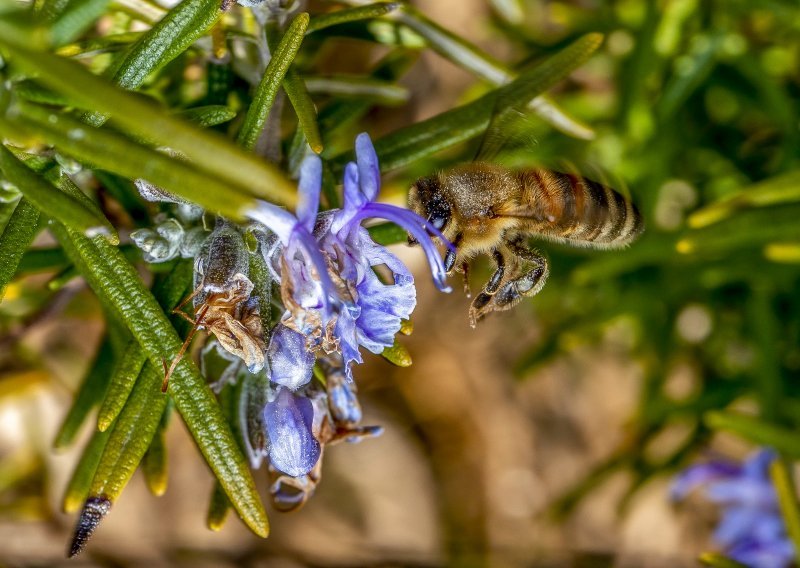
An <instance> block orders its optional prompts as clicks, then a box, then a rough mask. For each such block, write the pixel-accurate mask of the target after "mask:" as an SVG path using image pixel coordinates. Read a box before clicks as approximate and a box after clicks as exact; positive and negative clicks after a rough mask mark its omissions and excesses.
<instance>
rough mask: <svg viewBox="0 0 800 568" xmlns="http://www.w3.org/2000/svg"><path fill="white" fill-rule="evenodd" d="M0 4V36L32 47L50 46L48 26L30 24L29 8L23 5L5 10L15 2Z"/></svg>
mask: <svg viewBox="0 0 800 568" xmlns="http://www.w3.org/2000/svg"><path fill="white" fill-rule="evenodd" d="M4 4H5V5H0V37H2V38H7V39H9V40H10V41H17V42H21V43H25V44H26V45H29V46H30V47H31V48H32V49H46V48H47V47H49V46H50V28H49V27H48V26H46V25H43V24H32V23H31V18H30V10H29V9H28V8H27V6H25V8H23V9H19V8H21V7H22V6H24V5H17V9H13V8H12V9H10V10H6V9H5V8H6V7H9V6H13V5H14V4H15V3H12V2H5V3H4Z"/></svg>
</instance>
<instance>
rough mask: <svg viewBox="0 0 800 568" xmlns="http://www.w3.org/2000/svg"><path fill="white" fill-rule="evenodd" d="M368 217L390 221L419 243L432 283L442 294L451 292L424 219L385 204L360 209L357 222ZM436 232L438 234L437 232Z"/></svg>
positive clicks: (446, 242) (370, 204)
mask: <svg viewBox="0 0 800 568" xmlns="http://www.w3.org/2000/svg"><path fill="white" fill-rule="evenodd" d="M370 217H377V218H380V219H386V220H387V221H391V222H392V223H394V224H396V225H399V226H400V227H402V228H403V229H405V230H406V231H408V232H409V233H411V235H412V236H413V237H414V238H415V239H416V240H417V241H418V242H419V244H420V246H422V250H423V251H425V257H426V258H427V260H428V265H429V266H430V269H431V275H432V276H433V282H434V284H436V287H437V288H439V290H441V291H442V292H450V291H451V290H452V289H451V288H450V287H449V286H448V285H447V282H446V281H447V274H446V271H445V269H444V263H443V262H442V257H441V256H440V255H439V251H437V250H436V247H435V246H434V244H433V240H431V237H430V235H428V233H427V232H426V229H428V228H430V229H432V228H433V227H432V226H431V225H430V224H429V223H427V222H426V221H425V219H423V218H422V217H420V216H419V215H417V214H416V213H414V212H413V211H409V210H407V209H403V208H401V207H395V206H393V205H387V204H385V203H369V204H367V205H365V206H364V207H363V208H362V209H361V211H360V212H359V214H358V216H357V218H358V219H359V220H360V219H366V218H370ZM436 232H437V233H438V231H436ZM441 238H442V239H443V242H444V243H445V244H446V245H448V247H452V246H453V245H452V243H450V241H448V240H447V239H445V238H444V236H442V237H441Z"/></svg>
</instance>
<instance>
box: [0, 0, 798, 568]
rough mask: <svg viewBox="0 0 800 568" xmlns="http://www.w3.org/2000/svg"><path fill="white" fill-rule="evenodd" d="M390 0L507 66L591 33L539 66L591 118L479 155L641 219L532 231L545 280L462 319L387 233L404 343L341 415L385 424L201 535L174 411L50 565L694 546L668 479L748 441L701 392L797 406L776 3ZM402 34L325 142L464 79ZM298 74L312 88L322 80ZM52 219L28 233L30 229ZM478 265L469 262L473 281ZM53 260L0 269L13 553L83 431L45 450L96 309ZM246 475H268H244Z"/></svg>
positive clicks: (755, 409)
mask: <svg viewBox="0 0 800 568" xmlns="http://www.w3.org/2000/svg"><path fill="white" fill-rule="evenodd" d="M414 4H415V5H416V7H417V8H418V9H419V10H420V11H421V12H422V13H423V14H424V15H425V16H427V17H428V18H430V20H432V21H434V22H437V23H438V24H440V25H441V26H444V27H446V28H447V29H448V30H451V31H453V32H456V33H458V34H459V35H460V36H461V37H462V38H464V39H466V40H468V41H469V42H472V43H474V44H475V45H477V46H478V47H479V48H480V49H481V50H484V51H485V52H486V53H487V54H489V55H490V56H492V57H494V58H496V59H497V60H500V61H502V62H504V64H505V65H506V66H507V67H508V68H511V69H524V68H526V67H529V66H530V65H532V64H535V63H536V62H537V61H539V60H541V59H542V58H544V57H546V56H547V55H548V54H551V53H553V52H555V51H556V50H558V49H560V48H561V47H563V46H564V45H566V44H567V43H569V42H570V41H571V40H573V39H575V38H576V37H578V36H580V35H581V34H583V33H586V32H590V31H599V32H602V33H603V34H605V42H604V44H603V46H602V47H601V48H600V50H599V51H598V52H597V53H596V54H595V55H594V56H593V57H592V58H591V59H590V60H589V61H588V62H587V63H586V64H584V65H583V66H582V67H580V69H578V70H577V71H576V72H574V73H573V74H572V75H571V76H570V78H569V79H568V80H566V81H564V82H562V83H560V84H559V85H558V86H557V87H556V88H555V89H553V90H552V91H550V94H551V96H552V99H553V100H555V101H557V102H558V104H559V106H560V107H561V108H563V109H564V110H565V111H566V112H567V113H569V115H570V116H573V117H575V119H577V120H578V121H580V122H581V123H583V124H585V125H587V126H588V127H590V128H591V129H592V130H593V131H594V132H595V136H594V137H593V138H592V139H580V138H576V137H575V136H569V135H566V134H564V133H562V132H560V131H558V130H556V129H554V128H553V127H552V126H550V125H548V124H546V123H545V122H544V121H541V120H539V119H537V118H535V115H534V118H531V119H530V120H528V119H526V120H524V121H522V124H521V126H520V127H519V129H518V130H521V132H516V133H515V135H514V136H513V137H512V136H511V135H510V136H509V141H508V144H507V145H506V147H505V148H504V149H503V152H502V153H501V155H500V156H498V160H500V161H501V162H502V163H505V164H508V165H509V166H519V167H522V166H525V165H534V164H547V165H550V166H552V167H571V168H574V169H577V170H578V171H580V172H582V173H584V174H585V175H587V176H588V177H593V178H595V179H602V180H604V181H607V183H609V185H612V186H614V187H617V188H620V190H621V191H623V192H624V193H627V194H629V195H630V196H631V198H632V199H633V201H634V202H635V203H636V204H637V205H638V206H639V208H640V209H641V210H642V212H643V214H644V216H645V219H646V223H647V231H646V233H645V235H644V236H643V237H642V238H641V239H640V240H639V242H637V243H635V244H634V245H633V246H632V247H631V248H630V249H628V250H625V251H619V252H616V251H615V252H597V251H587V250H574V249H567V248H564V247H560V246H557V245H551V244H547V243H543V244H542V246H541V249H542V250H543V251H544V252H545V253H546V254H547V255H548V257H549V258H550V263H551V276H550V280H549V282H548V284H547V285H546V286H545V288H544V290H543V291H542V292H541V293H540V294H539V295H538V296H537V297H536V298H534V299H532V300H525V301H523V302H522V304H520V305H519V306H518V307H517V308H516V309H514V310H512V311H510V312H506V313H502V314H496V315H493V316H491V317H489V318H488V319H487V320H485V321H484V322H482V323H481V324H480V325H479V326H478V327H477V329H475V330H472V329H470V327H469V325H468V321H467V308H468V305H469V300H468V299H467V298H466V297H465V296H464V294H463V293H462V292H461V290H460V288H461V286H460V282H458V281H457V280H455V279H454V281H453V285H454V289H455V291H454V293H452V294H450V295H447V296H444V295H442V294H440V293H439V292H438V291H436V289H435V288H434V287H433V286H432V284H431V283H430V282H429V277H428V276H427V275H426V273H425V267H424V263H423V260H424V259H423V258H422V256H421V255H420V254H419V251H418V250H414V249H408V248H406V247H405V246H403V245H397V246H395V247H394V248H393V250H394V251H395V252H396V253H397V254H399V255H401V257H402V258H403V259H404V260H406V261H407V262H408V263H409V264H410V265H411V266H414V267H416V269H417V270H416V271H415V272H416V274H417V276H418V278H417V279H418V283H419V284H418V297H419V305H418V307H417V309H416V312H415V314H414V320H413V323H414V332H413V334H412V335H411V336H410V337H408V338H404V339H403V340H402V341H403V343H404V345H405V346H406V347H407V348H408V350H409V352H410V353H411V356H412V358H413V361H414V364H413V365H412V366H411V367H409V368H398V367H394V366H392V365H390V364H389V363H388V362H386V361H384V360H382V359H380V358H378V357H368V360H367V363H366V364H365V365H363V366H360V367H358V368H357V369H356V370H355V376H356V379H357V383H358V386H359V394H360V398H361V402H362V405H363V407H364V410H365V415H366V416H365V420H364V422H365V423H368V424H371V423H375V424H381V425H383V426H384V427H385V429H386V431H385V433H384V435H383V436H382V437H380V438H378V439H374V440H372V439H370V440H366V441H364V442H363V443H360V444H354V445H350V444H342V445H338V446H336V447H334V448H330V449H329V450H328V451H327V452H326V461H325V465H324V470H323V479H322V482H321V483H320V485H319V487H318V489H317V492H316V495H315V496H314V497H313V499H312V500H311V501H310V502H309V503H308V504H307V505H306V506H305V507H304V508H303V509H302V510H300V511H299V512H296V513H291V514H285V515H284V514H281V513H278V512H273V511H270V513H271V514H270V520H271V525H272V534H271V536H270V537H269V539H267V540H264V541H262V540H259V539H257V538H256V537H255V536H253V535H252V534H251V533H249V532H248V531H247V530H246V529H245V528H244V527H243V526H242V525H241V523H239V522H238V520H236V519H235V518H231V519H229V520H228V522H227V523H226V525H225V526H224V527H223V528H222V530H221V531H220V532H219V533H218V534H215V533H212V532H210V531H209V530H208V529H207V528H206V527H205V515H206V509H207V503H208V498H209V495H210V491H211V488H212V481H213V478H212V476H211V474H210V472H209V470H208V468H207V466H206V465H205V464H204V463H203V461H202V458H201V457H200V456H199V455H198V453H197V451H196V449H195V448H194V447H193V443H192V441H191V438H190V436H189V435H188V434H187V432H186V430H185V428H184V426H183V424H182V423H181V421H180V420H179V419H177V418H175V419H173V421H172V422H171V424H170V427H169V430H168V434H167V448H168V453H169V464H170V465H169V468H170V469H169V471H170V474H169V475H170V477H169V489H168V491H167V493H166V494H165V495H164V496H162V497H159V498H156V497H153V496H152V495H150V493H149V492H148V490H147V488H146V486H145V484H144V483H143V480H142V479H141V475H140V473H137V474H136V476H135V477H134V479H133V481H132V482H131V484H130V486H129V487H128V488H127V489H126V491H125V492H124V494H123V495H122V497H121V498H120V499H119V501H118V503H116V504H115V506H114V508H113V510H112V513H111V514H110V515H109V516H108V517H107V518H106V519H105V521H104V522H103V524H102V526H101V527H100V529H99V530H98V532H97V534H96V535H95V537H94V539H93V540H92V543H91V545H90V547H89V549H88V550H87V551H86V552H85V553H84V554H83V555H82V556H81V557H79V558H78V559H75V560H72V561H70V564H71V565H78V566H94V565H98V566H171V565H178V566H184V565H185V566H199V567H202V566H234V565H246V566H270V567H272V566H276V567H284V566H286V567H294V566H372V565H380V566H399V565H418V566H434V565H443V564H449V565H458V566H484V565H488V566H544V567H549V566H554V567H555V566H587V567H589V566H631V567H650V566H652V567H661V566H664V567H667V566H669V567H680V566H694V565H695V560H694V559H695V558H696V557H697V554H698V553H699V552H701V551H703V550H707V549H709V547H710V541H709V534H710V530H711V529H712V528H713V524H714V519H715V513H714V510H713V508H711V507H709V506H708V505H706V504H704V503H703V502H702V501H696V502H695V501H694V500H690V501H689V502H688V503H683V504H681V505H680V506H678V505H676V504H674V503H671V502H670V501H669V498H668V488H669V483H670V479H671V477H672V476H673V475H674V474H675V473H676V472H677V471H679V470H680V469H681V468H683V467H685V466H686V465H688V464H690V463H692V462H693V461H695V460H697V459H699V458H702V456H703V455H704V454H705V453H707V452H715V453H719V454H724V455H729V456H732V457H735V458H740V457H743V456H745V455H746V454H747V453H748V452H749V451H750V450H751V449H752V448H753V447H754V442H755V443H759V442H761V443H763V441H762V440H760V439H758V437H757V436H756V437H755V438H754V437H753V436H747V435H742V433H741V432H738V433H737V434H736V435H734V434H732V433H728V432H724V431H721V432H720V431H715V430H714V429H713V428H712V427H713V426H714V425H715V423H714V421H713V420H710V419H709V416H710V415H709V414H708V413H709V412H712V413H713V412H714V411H720V410H722V411H735V412H737V413H741V414H745V415H754V416H755V415H758V416H759V420H761V421H763V423H768V424H774V425H776V427H780V428H782V430H781V432H792V431H796V429H797V427H798V425H799V424H798V423H799V422H800V414H798V410H800V406H798V405H799V404H800V387H798V385H800V383H798V382H797V379H798V376H800V293H798V292H800V286H799V284H800V143H799V142H800V119H799V117H798V110H799V109H798V100H800V7H798V5H797V4H796V2H793V1H786V2H782V1H780V0H773V1H770V0H756V1H750V0H747V1H746V0H739V1H736V0H733V1H726V2H721V1H720V2H699V1H697V0H664V1H659V2H638V1H634V0H623V1H610V2H599V1H591V0H585V1H559V2H555V1H545V0H518V1H517V0H494V1H488V0H458V1H445V0H437V1H436V2H433V1H430V2H421V1H420V2H415V3H414ZM332 5H334V4H333V3H327V2H318V3H312V4H311V9H312V12H313V11H314V10H315V9H318V10H326V9H330V6H332ZM105 24H108V22H106V23H105ZM105 24H104V21H103V20H101V21H100V23H99V24H98V26H97V28H96V29H95V30H93V31H92V32H91V33H96V34H100V33H102V26H103V25H105ZM109 25H110V24H109ZM380 33H381V30H380V29H376V28H375V27H369V25H367V24H363V23H359V24H353V25H350V26H349V27H343V28H341V29H338V30H337V33H336V34H331V36H332V37H330V38H328V39H326V41H325V43H324V44H323V45H320V46H319V48H318V49H317V50H316V51H309V52H306V53H304V55H303V58H304V59H303V65H304V66H305V67H307V68H309V69H313V70H314V73H316V74H330V73H358V72H361V73H363V72H365V70H369V69H370V68H371V67H372V65H374V63H375V61H377V60H378V59H379V58H380V57H381V56H383V55H385V54H386V53H387V52H389V51H390V50H392V49H394V46H392V45H390V42H389V41H388V40H387V41H386V42H385V43H386V45H375V43H374V41H370V42H367V41H366V38H367V37H369V38H371V39H372V40H374V37H375V36H380ZM90 35H91V34H90ZM414 59H415V60H414V63H413V65H411V66H410V67H409V69H408V70H407V72H405V73H404V74H403V75H402V77H401V78H400V79H399V82H398V84H399V85H400V86H401V87H402V88H403V89H404V92H407V93H408V96H407V100H406V101H399V102H400V103H401V104H395V105H393V106H390V107H386V106H374V107H372V108H371V110H370V111H369V113H368V114H367V115H366V116H365V117H364V118H362V119H361V120H358V121H355V122H353V123H351V124H345V125H340V126H338V127H337V130H336V135H335V137H333V138H332V139H331V140H330V141H329V142H330V144H329V146H330V147H331V148H338V149H339V150H344V149H346V148H348V147H350V145H351V144H352V139H353V136H354V135H355V134H356V133H358V132H360V131H362V130H366V131H368V132H369V133H370V135H371V136H372V137H373V138H379V137H380V136H381V135H383V134H386V133H388V132H391V131H393V130H395V129H397V128H399V127H401V126H404V125H407V124H411V123H414V122H418V121H420V120H422V119H425V118H428V117H430V116H433V115H436V114H437V113H440V112H442V111H445V110H447V109H450V108H452V107H454V106H457V105H459V104H463V103H464V102H467V101H469V100H472V99H474V98H476V97H477V96H479V95H480V94H482V93H484V92H486V90H487V89H488V86H489V85H488V84H487V83H485V82H482V81H481V80H479V79H477V78H476V77H475V76H474V75H473V74H472V73H470V72H469V71H467V70H465V69H464V68H462V67H459V66H458V65H456V64H454V63H453V61H450V60H449V59H448V58H447V57H443V56H442V55H441V54H439V53H436V52H434V51H432V50H429V49H418V50H417V51H416V52H415V57H414ZM205 69H206V67H205V60H204V59H203V57H202V56H201V55H198V54H196V53H195V54H188V55H186V56H182V57H181V58H179V59H178V60H176V61H175V62H174V63H172V64H171V66H170V75H171V76H172V77H173V79H174V77H184V79H186V82H187V84H190V85H191V79H192V78H194V77H199V78H202V77H203V74H204V73H205ZM165 81H168V79H162V80H161V82H160V83H159V82H156V81H154V82H153V83H151V84H149V85H148V86H147V89H149V90H151V91H157V90H159V89H165V88H167V87H165V83H164V82H165ZM188 90H189V91H190V90H191V89H188ZM176 96H177V95H176ZM183 96H185V97H190V96H192V94H191V93H190V92H185V93H183ZM312 96H314V97H315V102H317V103H318V105H319V107H320V108H321V109H324V108H325V105H326V104H328V102H329V100H328V99H327V98H326V96H325V95H324V94H322V95H313V93H312ZM322 112H324V111H322ZM475 148H476V145H475V143H469V144H466V145H463V146H459V147H458V148H456V149H454V150H448V151H446V152H444V153H439V154H437V155H436V156H435V157H432V158H426V159H423V160H419V161H417V162H415V163H413V164H411V165H409V166H407V167H405V168H403V169H400V170H397V171H395V172H393V173H392V174H391V175H390V176H388V177H387V178H385V181H384V189H383V197H384V198H385V199H392V200H394V201H396V202H402V201H404V195H405V192H406V191H407V188H408V187H409V185H410V183H411V182H412V181H413V180H414V179H416V177H418V176H420V175H425V174H428V173H430V172H432V171H436V170H439V169H444V168H447V167H448V166H451V165H454V164H456V163H460V162H463V161H468V160H471V159H472V156H473V155H474V152H475ZM559 165H560V166H559ZM752 195H755V196H756V198H755V199H750V198H749V197H748V196H752ZM759 196H760V197H759ZM709 211H710V212H711V213H709ZM121 218H125V216H124V215H122V216H121ZM126 222H130V223H131V224H132V225H135V224H136V223H137V222H139V220H137V219H136V218H135V216H134V217H131V218H130V219H129V220H128V221H126ZM51 243H52V241H49V240H48V237H47V235H41V236H40V237H39V240H38V241H37V243H36V245H37V246H47V245H49V244H51ZM487 275H488V265H487V264H485V263H481V262H479V263H477V265H476V266H475V268H474V270H473V275H472V277H473V289H475V288H477V286H478V285H479V284H480V283H481V282H483V281H484V280H485V278H486V277H487ZM53 277H54V274H53V273H31V274H23V275H21V276H20V277H19V278H18V279H16V280H15V281H14V283H13V284H12V285H11V286H10V287H9V290H8V292H7V294H6V297H5V299H4V301H3V303H2V305H0V326H2V327H1V329H2V336H1V337H0V365H1V367H0V543H1V544H0V564H5V565H10V566H15V565H40V566H53V565H59V564H61V563H62V562H63V563H64V564H66V561H65V560H63V558H64V553H65V549H66V545H67V541H68V539H69V537H70V535H71V533H72V530H73V527H74V522H75V516H74V515H64V514H62V513H61V512H60V501H61V495H62V492H63V490H64V487H65V485H66V483H67V480H68V479H69V476H70V475H71V472H72V468H73V466H74V464H75V462H76V460H77V458H78V457H79V455H80V452H81V449H80V448H81V446H82V444H83V443H85V440H87V439H88V437H89V435H90V430H91V426H90V425H89V424H86V425H84V431H83V432H82V436H81V440H79V442H78V443H76V444H75V445H74V447H72V448H70V449H68V450H66V451H61V452H55V451H54V450H53V449H52V445H53V440H54V437H55V436H56V433H57V431H58V428H59V426H60V424H61V422H62V420H63V418H64V415H65V413H66V411H67V409H68V408H69V406H70V403H71V400H72V396H73V394H74V392H75V391H76V389H77V387H78V385H79V384H80V382H81V380H82V378H83V376H84V374H85V373H86V371H87V369H88V368H89V364H90V363H91V361H92V359H93V357H94V354H95V352H96V351H97V349H98V346H99V344H100V341H101V337H102V336H103V329H104V324H103V318H102V313H101V310H100V307H99V306H98V304H97V301H96V299H95V297H94V295H93V294H92V293H91V292H90V291H89V290H88V289H87V288H86V286H85V285H84V284H83V282H82V281H81V280H80V279H72V280H69V281H68V283H67V284H66V285H64V286H63V287H61V288H60V290H59V291H58V292H53V291H51V290H50V288H49V287H48V283H49V282H51V280H52V279H53ZM712 415H713V414H712ZM89 422H91V420H89ZM748 438H749V439H748ZM256 476H257V479H258V481H259V483H260V484H261V486H262V490H263V491H264V493H263V494H266V486H267V480H266V475H265V474H264V472H263V471H262V472H257V473H256Z"/></svg>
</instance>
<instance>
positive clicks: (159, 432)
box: [142, 402, 173, 497]
mask: <svg viewBox="0 0 800 568" xmlns="http://www.w3.org/2000/svg"><path fill="white" fill-rule="evenodd" d="M172 406H173V405H172V404H170V403H169V402H168V403H167V406H166V408H164V413H163V414H162V415H161V420H160V421H159V423H158V428H157V429H156V433H155V435H154V436H153V442H152V443H151V444H150V447H149V448H147V452H146V453H145V454H144V458H143V459H142V473H144V480H145V482H146V483H147V488H148V489H150V493H152V494H153V495H155V496H156V497H161V496H162V495H163V494H164V493H166V491H167V482H168V481H169V476H168V469H167V440H166V429H167V426H168V425H169V419H170V416H172Z"/></svg>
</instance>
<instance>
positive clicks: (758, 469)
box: [743, 448, 778, 481]
mask: <svg viewBox="0 0 800 568" xmlns="http://www.w3.org/2000/svg"><path fill="white" fill-rule="evenodd" d="M777 457H778V454H777V453H776V452H775V451H774V450H771V449H768V448H765V449H761V450H759V451H757V452H755V453H753V454H752V455H750V456H749V457H748V458H747V460H746V461H745V462H744V464H743V466H744V475H746V476H747V477H750V478H754V479H762V480H764V481H768V480H769V479H770V476H769V466H770V464H771V463H772V462H773V461H775V459H777Z"/></svg>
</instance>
